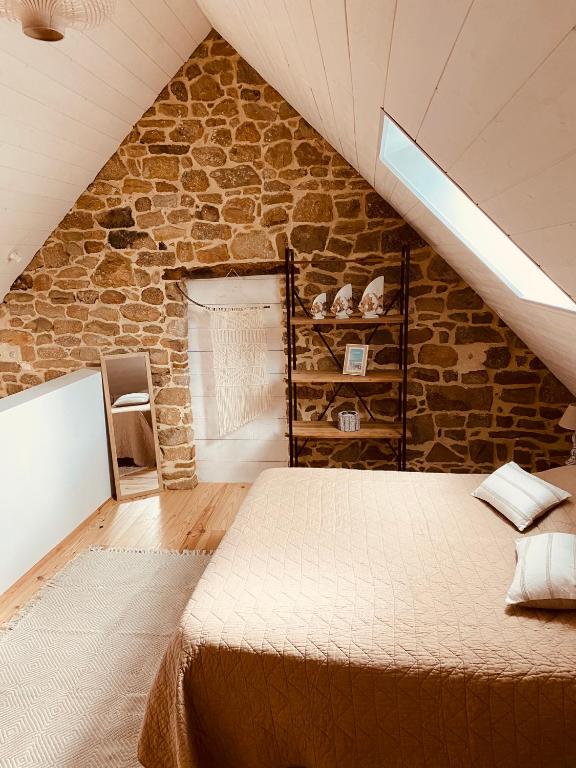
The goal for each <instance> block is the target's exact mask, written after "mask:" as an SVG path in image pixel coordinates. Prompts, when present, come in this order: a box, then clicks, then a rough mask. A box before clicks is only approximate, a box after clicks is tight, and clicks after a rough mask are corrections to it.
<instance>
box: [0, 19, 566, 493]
mask: <svg viewBox="0 0 576 768" xmlns="http://www.w3.org/2000/svg"><path fill="white" fill-rule="evenodd" d="M286 241H288V242H290V244H291V245H292V247H294V248H295V250H296V251H297V252H298V253H306V254H308V253H324V252H327V253H330V254H333V255H334V256H335V257H336V258H338V259H340V260H341V261H340V263H336V264H335V265H333V266H332V269H331V270H330V271H325V272H324V274H322V273H321V272H319V271H318V270H315V274H311V275H309V279H310V285H309V286H308V288H307V291H306V294H307V296H311V294H312V293H313V292H314V291H316V289H317V288H318V290H320V289H323V288H328V289H332V290H334V289H335V288H337V287H338V286H340V285H341V284H342V283H343V281H344V280H345V279H348V278H349V277H350V265H349V264H348V267H347V266H346V259H347V258H348V257H349V256H351V255H358V254H367V253H386V252H397V251H398V250H399V248H400V246H401V245H402V243H404V242H408V243H409V244H411V246H412V249H413V268H412V270H413V274H412V277H413V290H412V297H413V305H414V315H413V318H412V329H411V332H410V344H411V349H410V360H411V372H410V380H411V383H410V398H409V418H411V419H412V422H413V426H414V433H415V434H414V439H413V441H412V445H411V450H410V453H409V459H410V465H411V467H412V468H417V469H423V470H428V471H442V470H456V471H474V470H477V471H478V470H479V471H483V470H487V471H489V470H490V469H492V468H493V467H494V466H495V465H498V464H500V463H501V462H503V461H506V460H508V459H511V458H515V459H516V460H518V461H519V462H520V463H521V464H523V465H524V466H526V467H529V468H543V467H544V466H548V465H549V464H550V463H552V464H554V463H559V462H561V461H562V460H563V458H564V456H565V453H566V450H567V447H568V436H567V435H566V434H565V433H564V432H562V431H561V430H559V429H558V428H557V420H558V418H559V417H560V415H561V413H562V409H563V408H564V407H565V405H566V404H567V403H568V402H570V400H571V397H570V395H569V394H568V392H567V391H566V390H565V389H564V387H563V386H562V385H561V384H559V383H558V381H557V380H556V379H555V378H554V377H553V376H552V375H551V374H550V373H549V372H548V371H547V370H546V369H545V368H544V367H543V366H542V364H541V363H540V362H539V361H538V360H537V359H536V358H535V357H534V356H533V355H532V354H531V353H530V352H529V351H528V350H527V349H526V348H525V347H524V345H523V344H522V343H521V342H520V341H519V340H518V338H517V337H516V336H515V335H514V334H513V333H512V332H511V331H510V330H509V329H508V328H506V327H505V326H504V325H503V324H502V322H501V321H500V320H499V319H498V318H497V317H496V316H495V315H494V313H492V312H491V311H490V310H489V309H488V308H487V307H486V306H485V305H484V303H483V302H482V300H481V299H480V298H479V297H478V296H477V295H476V294H475V293H474V292H473V291H472V290H471V289H470V288H469V287H468V286H467V285H466V284H465V283H463V281H462V280H461V279H460V278H459V277H458V276H457V275H456V274H455V273H454V272H453V271H452V270H451V269H450V268H449V267H448V266H447V265H446V263H445V262H444V261H443V260H442V259H441V258H440V257H439V256H438V255H437V254H435V253H434V252H433V251H432V249H431V248H430V247H429V246H427V245H426V243H424V242H423V241H422V240H421V239H420V238H419V236H418V235H416V233H415V232H414V231H413V230H412V229H411V228H410V227H409V226H408V225H406V224H405V222H404V221H403V220H402V219H401V218H400V217H399V216H398V214H397V213H396V212H395V211H394V210H393V209H392V208H391V207H390V206H389V205H388V204H387V203H386V202H385V201H384V200H382V198H380V197H379V196H378V195H377V194H376V193H375V192H374V191H373V190H372V189H371V187H370V186H369V185H368V184H367V183H366V182H365V181H364V180H363V179H362V178H361V177H360V176H359V175H358V174H357V173H356V172H355V171H354V170H353V169H352V168H351V167H350V166H349V165H348V164H347V162H346V161H345V160H343V159H342V158H341V157H340V156H339V155H338V154H337V153H336V152H335V151H334V150H333V149H332V147H330V146H329V145H328V144H327V143H326V141H324V140H323V139H322V138H321V137H320V136H319V135H318V134H317V133H316V132H315V131H314V130H313V129H312V128H310V126H308V125H307V124H306V123H305V121H304V120H303V119H302V118H300V117H299V115H298V114H297V113H296V112H295V111H294V110H293V109H292V107H291V106H290V105H289V104H287V103H286V102H285V101H284V100H283V99H282V98H281V97H280V96H279V94H278V93H277V92H276V91H274V89H273V88H271V87H270V86H269V85H267V84H266V83H265V82H263V81H262V80H261V78H260V77H259V75H257V73H256V72H254V70H252V69H251V68H250V66H249V65H247V64H246V62H244V61H243V60H242V59H241V58H240V57H239V56H238V55H237V54H236V52H235V51H234V50H233V49H232V48H231V47H230V46H229V45H228V44H227V43H226V42H225V41H223V40H222V39H221V38H220V37H219V36H218V35H217V34H216V33H211V34H210V35H209V36H208V38H207V39H206V40H205V41H204V43H202V44H201V45H200V46H199V48H198V49H197V50H196V51H195V52H194V54H193V55H192V57H191V58H190V60H189V61H188V62H187V64H186V65H184V67H183V68H182V69H181V71H180V72H178V73H177V75H176V76H175V77H174V78H173V80H172V81H171V82H170V84H169V85H168V86H167V87H166V88H165V89H164V90H163V91H162V93H161V94H160V95H159V97H158V99H157V101H156V102H155V104H154V105H153V106H152V107H151V108H150V109H149V110H148V112H146V114H145V115H144V116H143V117H142V119H141V120H140V121H139V122H138V123H137V124H136V126H135V127H134V129H133V130H132V132H131V133H130V135H129V136H128V137H127V138H126V139H125V141H124V142H123V144H122V145H121V147H120V148H119V149H118V151H117V152H116V154H115V155H114V156H113V157H112V158H111V159H110V161H109V162H108V163H107V164H106V165H105V166H104V168H103V169H102V170H101V172H100V173H99V174H98V176H97V177H96V179H95V180H94V182H93V183H92V184H91V185H90V186H89V187H88V189H87V190H86V192H85V193H84V194H83V195H82V196H81V197H80V198H79V200H78V201H77V202H76V204H75V206H74V207H73V209H72V210H71V211H70V213H69V214H68V215H67V216H66V217H65V218H64V220H63V221H62V222H61V223H60V225H59V226H58V227H57V229H56V230H55V231H54V232H53V233H52V235H51V236H50V238H49V239H48V240H47V242H46V243H45V245H44V246H43V247H42V248H41V249H40V251H39V252H38V254H37V255H36V256H35V258H34V259H33V261H32V262H31V263H30V265H29V266H28V268H27V269H26V270H25V271H24V273H23V274H22V276H21V277H20V278H19V279H18V280H17V281H16V282H15V284H14V285H13V287H12V290H11V291H10V293H9V294H8V295H7V297H6V300H5V302H4V304H3V305H2V306H1V308H0V343H3V344H8V345H12V346H14V347H15V348H16V349H17V351H18V354H19V355H20V356H21V362H11V363H0V394H3V395H6V394H11V393H13V392H17V391H20V390H21V389H23V388H26V387H30V386H33V385H35V384H38V383H40V382H42V381H45V380H48V379H52V378H55V377H57V376H61V375H62V374H64V373H67V372H69V371H71V370H75V369H77V368H81V367H84V366H94V365H98V361H99V354H100V352H120V351H122V352H128V351H136V350H142V349H144V350H148V351H149V352H150V357H151V362H152V370H153V376H154V384H155V388H156V396H157V404H158V419H159V437H160V443H161V447H162V452H163V457H164V466H163V470H164V473H165V478H166V481H167V486H168V487H169V488H186V487H191V486H193V485H194V484H195V482H196V479H195V473H194V466H195V462H194V447H193V432H192V421H193V419H192V414H191V409H190V397H189V391H188V370H189V366H188V344H187V320H186V315H187V307H186V305H185V304H184V303H183V300H182V297H181V296H180V294H179V293H178V292H177V291H176V289H175V287H174V284H173V283H172V282H169V281H165V280H164V278H163V272H164V270H165V269H167V268H174V267H178V266H193V265H209V264H217V263H230V265H231V266H232V265H234V264H236V263H240V262H250V261H270V260H274V259H281V258H283V248H284V245H285V243H286ZM362 279H363V278H362ZM360 282H361V281H360V279H359V277H358V275H356V278H355V283H356V287H357V288H358V289H359V290H360V289H361V287H362V286H361V285H360ZM380 341H382V342H383V343H384V345H385V346H386V344H387V343H388V341H389V340H387V339H386V338H381V339H380ZM384 354H385V353H384ZM308 356H309V358H312V357H313V358H315V364H318V365H320V366H322V365H328V360H327V359H326V357H325V355H324V353H323V351H322V350H321V349H320V348H319V347H318V346H315V345H314V344H312V343H310V344H309V351H308ZM382 362H385V360H384V358H377V359H376V361H375V363H376V364H377V365H378V364H381V363H382ZM308 394H309V398H311V399H313V398H314V397H315V396H316V393H314V392H310V393H308ZM370 397H371V403H372V405H373V406H374V408H375V410H376V412H377V413H386V410H387V407H388V406H387V404H386V401H385V400H384V398H382V396H381V395H380V394H379V393H377V392H373V393H372V394H371V396H370ZM301 402H302V406H303V408H304V409H306V407H307V405H310V404H311V401H310V402H308V403H307V402H306V401H301ZM347 402H348V404H350V401H347ZM358 450H359V449H358V448H356V447H354V446H349V447H348V448H347V449H346V452H344V453H342V452H341V451H342V449H341V448H338V447H336V448H335V447H334V446H326V445H324V446H323V445H322V444H318V445H316V446H315V447H314V448H312V447H311V448H310V453H309V454H307V456H306V457H305V458H306V462H308V463H310V464H326V463H336V462H339V463H342V462H343V463H344V464H345V465H347V466H353V467H371V466H374V465H375V462H376V461H377V459H378V458H379V452H378V448H377V446H375V445H370V444H367V445H366V446H364V447H363V449H362V453H359V452H358Z"/></svg>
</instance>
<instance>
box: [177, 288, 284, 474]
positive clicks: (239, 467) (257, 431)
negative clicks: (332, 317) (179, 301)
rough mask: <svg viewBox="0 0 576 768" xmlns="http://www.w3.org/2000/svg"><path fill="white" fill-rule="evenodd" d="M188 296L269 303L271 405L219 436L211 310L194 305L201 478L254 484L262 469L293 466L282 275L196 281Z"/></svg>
mask: <svg viewBox="0 0 576 768" xmlns="http://www.w3.org/2000/svg"><path fill="white" fill-rule="evenodd" d="M187 291H188V295H189V296H191V297H192V298H194V299H196V300H198V301H200V302H202V303H203V304H222V305H224V306H228V305H231V304H232V305H233V304H244V303H245V304H250V303H264V304H268V305H270V309H265V310H264V323H265V327H266V337H267V346H268V352H267V363H268V376H269V382H270V393H271V405H270V408H269V409H268V410H267V411H266V412H265V413H263V414H262V415H261V416H260V417H259V418H257V419H255V420H254V421H252V422H250V423H249V424H246V425H245V426H243V427H240V429H237V430H235V431H234V432H232V433H230V434H229V435H225V436H224V437H220V436H219V434H218V417H217V410H216V398H215V382H214V374H213V370H212V344H211V340H210V329H209V324H210V323H209V320H210V318H209V314H208V312H207V311H206V310H203V309H198V308H196V307H195V306H194V305H193V304H189V305H188V306H189V314H188V319H189V326H188V349H189V361H190V393H191V397H192V417H193V427H194V444H195V446H196V472H197V475H198V479H199V480H200V481H201V482H209V483H237V482H248V483H251V482H254V480H255V479H256V478H257V477H258V475H259V474H260V472H262V471H263V470H264V469H268V468H270V467H285V466H286V465H287V464H288V441H287V439H286V437H285V431H286V393H285V386H284V369H285V355H284V346H283V343H282V326H283V317H282V311H283V310H282V304H281V301H280V283H279V278H278V277H277V276H271V277H264V276H262V277H242V278H238V277H230V278H222V279H209V280H190V281H188V284H187Z"/></svg>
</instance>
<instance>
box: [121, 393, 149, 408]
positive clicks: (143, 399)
mask: <svg viewBox="0 0 576 768" xmlns="http://www.w3.org/2000/svg"><path fill="white" fill-rule="evenodd" d="M149 402H150V395H149V394H148V392H128V393H127V394H125V395H120V397H117V398H116V400H114V408H122V407H125V406H127V405H146V403H149Z"/></svg>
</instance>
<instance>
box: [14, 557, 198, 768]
mask: <svg viewBox="0 0 576 768" xmlns="http://www.w3.org/2000/svg"><path fill="white" fill-rule="evenodd" d="M209 559H210V557H209V555H207V554H204V553H196V552H186V553H171V552H162V551H147V552H139V551H119V550H111V549H92V550H87V551H86V552H83V553H81V554H80V555H79V556H78V557H77V558H76V559H74V560H73V561H72V562H70V563H69V564H68V565H67V566H66V568H64V570H63V571H61V572H60V574H58V575H57V576H56V578H55V579H54V580H53V581H52V582H51V583H50V584H49V585H47V586H46V587H45V588H44V589H43V590H42V592H41V593H40V595H39V597H37V598H36V599H35V600H34V601H33V603H32V604H31V605H29V606H28V607H27V608H26V609H25V610H24V611H23V613H22V614H21V615H20V617H19V618H16V619H15V620H14V621H12V622H11V623H9V624H8V625H6V627H4V628H2V629H0V766H1V768H29V767H30V768H51V767H52V766H54V768H56V766H58V768H136V767H137V766H139V765H140V764H139V763H138V760H137V757H136V748H137V741H138V734H139V730H140V724H141V721H142V716H143V713H144V707H145V704H146V696H147V693H148V690H149V689H150V686H151V685H152V682H153V679H154V675H155V673H156V669H157V668H158V665H159V663H160V659H161V657H162V654H163V652H164V650H165V649H166V647H167V645H168V642H169V639H170V636H171V635H172V633H173V632H174V629H175V628H176V625H177V623H178V620H179V618H180V615H181V613H182V611H183V609H184V607H185V606H186V603H187V602H188V600H189V599H190V595H191V593H192V591H193V589H194V586H195V585H196V583H197V582H198V580H199V578H200V576H201V575H202V572H203V570H204V568H205V567H206V565H207V564H208V561H209Z"/></svg>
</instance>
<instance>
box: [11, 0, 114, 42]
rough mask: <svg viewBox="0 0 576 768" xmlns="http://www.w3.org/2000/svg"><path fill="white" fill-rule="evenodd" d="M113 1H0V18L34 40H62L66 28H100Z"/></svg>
mask: <svg viewBox="0 0 576 768" xmlns="http://www.w3.org/2000/svg"><path fill="white" fill-rule="evenodd" d="M115 4H116V0H0V16H4V17H6V18H8V19H10V20H11V21H19V22H20V23H21V24H22V31H23V32H24V34H25V35H28V37H32V38H34V39H35V40H44V41H46V42H49V43H54V42H57V41H58V40H62V38H63V37H64V32H65V30H66V28H67V27H76V29H88V28H89V27H96V26H98V25H99V24H102V22H104V21H105V20H106V19H107V18H108V17H109V16H110V14H111V13H112V11H113V10H114V6H115Z"/></svg>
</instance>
